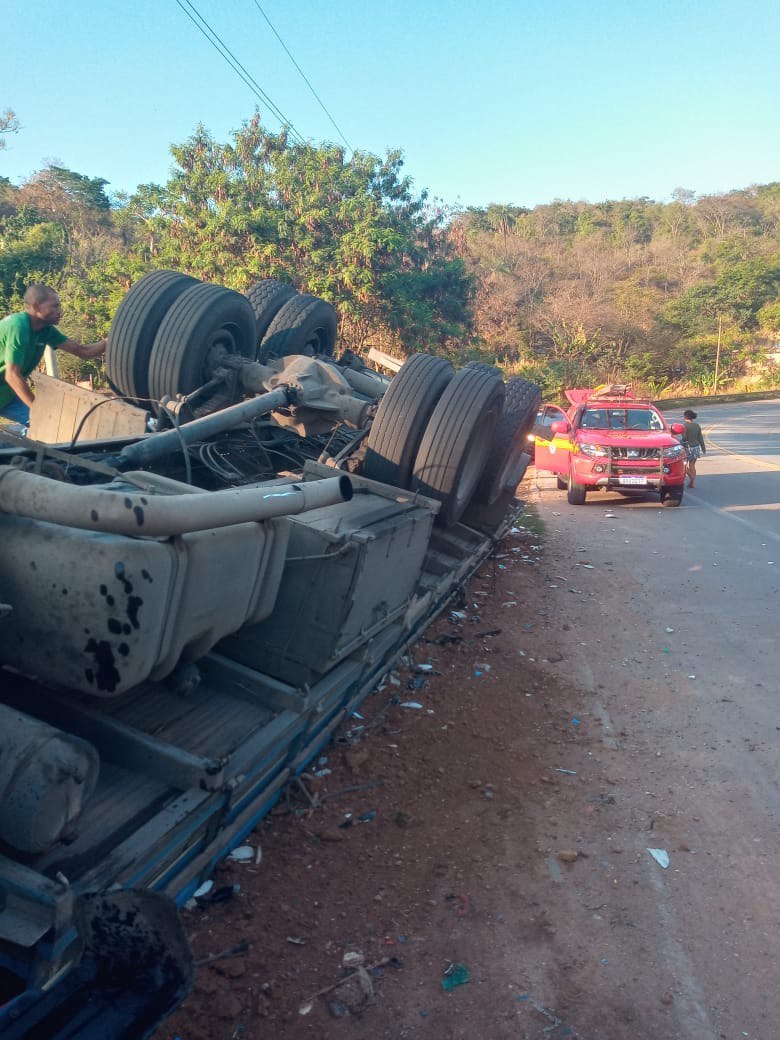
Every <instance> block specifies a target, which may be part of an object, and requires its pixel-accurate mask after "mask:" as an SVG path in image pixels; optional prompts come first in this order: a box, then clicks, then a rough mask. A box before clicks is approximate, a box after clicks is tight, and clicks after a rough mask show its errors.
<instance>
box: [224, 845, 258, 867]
mask: <svg viewBox="0 0 780 1040" xmlns="http://www.w3.org/2000/svg"><path fill="white" fill-rule="evenodd" d="M254 858H255V850H254V849H253V848H252V846H251V845H240V846H239V847H238V848H237V849H233V851H232V852H231V853H230V855H229V856H228V859H232V860H233V862H234V863H250V862H253V861H254Z"/></svg>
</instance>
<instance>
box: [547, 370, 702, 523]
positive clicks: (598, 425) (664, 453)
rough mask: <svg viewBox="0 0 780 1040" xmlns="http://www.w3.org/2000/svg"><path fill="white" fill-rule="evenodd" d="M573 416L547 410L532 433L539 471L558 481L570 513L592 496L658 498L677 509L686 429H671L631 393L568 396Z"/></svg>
mask: <svg viewBox="0 0 780 1040" xmlns="http://www.w3.org/2000/svg"><path fill="white" fill-rule="evenodd" d="M566 397H567V398H568V400H569V404H570V407H569V409H568V410H566V411H565V410H564V409H563V408H560V407H558V405H552V404H548V405H545V406H544V407H543V408H542V409H541V411H540V412H539V414H538V416H537V420H536V425H535V426H534V451H535V462H536V468H537V469H541V470H549V471H550V472H551V473H555V474H556V476H557V477H558V487H559V488H560V489H561V490H564V489H565V490H566V491H567V492H568V500H569V502H570V503H571V504H572V505H582V504H583V503H584V502H585V496H586V494H587V492H588V491H596V490H600V491H618V492H621V493H622V494H637V493H645V492H650V491H653V492H657V493H658V494H659V495H660V498H661V503H662V504H663V505H665V506H679V505H680V503H681V502H682V497H683V488H684V486H685V449H684V448H683V446H682V444H680V442H679V439H678V438H679V436H680V434H682V433H683V432H684V427H683V426H682V424H680V423H673V424H672V425H671V426H670V425H669V424H668V423H667V421H666V420H665V419H664V417H663V416H662V415H661V413H660V412H659V411H658V409H657V408H656V407H655V406H654V405H653V404H652V402H651V401H646V400H639V399H637V398H634V396H633V395H632V393H631V390H630V388H629V387H627V386H623V385H616V384H611V385H609V386H601V387H597V388H596V389H595V390H579V389H578V390H567V391H566Z"/></svg>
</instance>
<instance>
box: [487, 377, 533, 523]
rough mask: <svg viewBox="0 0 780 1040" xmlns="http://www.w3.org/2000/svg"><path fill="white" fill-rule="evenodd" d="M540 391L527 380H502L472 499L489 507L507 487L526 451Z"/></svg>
mask: <svg viewBox="0 0 780 1040" xmlns="http://www.w3.org/2000/svg"><path fill="white" fill-rule="evenodd" d="M541 400H542V391H541V390H540V389H539V387H538V386H537V385H536V383H531V382H529V381H528V380H527V379H520V378H515V379H510V380H508V381H507V383H506V396H505V398H504V408H503V411H502V412H501V417H500V418H499V420H498V426H496V432H495V434H494V435H493V445H492V448H491V452H490V458H489V459H488V462H487V465H486V467H485V472H484V473H483V474H482V478H481V479H480V482H479V484H478V485H477V490H476V492H475V495H474V497H475V499H476V500H477V501H478V502H481V503H482V504H483V505H486V506H490V505H493V503H494V502H496V501H497V500H498V498H499V497H500V496H501V495H502V494H503V492H504V491H505V490H506V489H507V488H506V485H507V482H508V480H509V477H510V475H511V471H512V469H514V467H515V466H516V464H517V460H518V458H519V456H520V455H521V454H522V453H523V452H524V451H525V450H526V435H527V433H528V431H529V430H530V429H531V427H532V426H533V424H534V419H535V418H536V413H537V412H538V410H539V404H540V403H541Z"/></svg>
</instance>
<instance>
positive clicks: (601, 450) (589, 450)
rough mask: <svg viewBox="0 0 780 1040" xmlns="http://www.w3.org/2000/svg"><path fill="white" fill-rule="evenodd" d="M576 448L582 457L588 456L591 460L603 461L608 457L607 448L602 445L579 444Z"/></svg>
mask: <svg viewBox="0 0 780 1040" xmlns="http://www.w3.org/2000/svg"><path fill="white" fill-rule="evenodd" d="M578 448H579V450H580V452H581V454H583V455H588V456H589V457H590V458H591V459H605V458H606V457H607V455H609V448H605V447H604V445H603V444H580V445H578Z"/></svg>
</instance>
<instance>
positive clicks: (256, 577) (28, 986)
mask: <svg viewBox="0 0 780 1040" xmlns="http://www.w3.org/2000/svg"><path fill="white" fill-rule="evenodd" d="M335 339H336V322H335V315H334V314H333V312H332V308H330V307H329V305H328V304H326V303H324V302H323V301H321V300H316V299H315V298H313V297H307V296H303V295H298V294H296V293H294V292H293V290H292V289H290V288H289V287H288V286H283V285H281V284H280V283H278V282H271V281H268V282H264V283H261V284H260V285H259V286H256V287H255V288H254V289H253V290H251V291H250V292H249V293H248V294H247V295H246V296H242V295H240V294H238V293H235V292H232V291H230V290H228V289H224V288H222V287H220V286H216V285H211V284H205V283H201V282H198V281H197V280H195V279H192V278H189V277H187V276H185V275H181V274H178V273H177V272H173V271H156V272H153V273H152V274H149V275H147V276H146V277H144V278H142V279H141V280H140V281H139V282H138V283H137V284H136V285H135V286H134V287H133V288H132V289H131V290H130V292H129V293H128V294H127V296H126V297H125V298H124V300H123V301H122V303H121V304H120V307H119V309H118V311H117V314H116V317H115V319H114V322H113V324H112V328H111V332H110V335H109V346H108V351H107V359H106V361H107V371H108V374H109V378H110V381H111V384H112V387H113V389H114V391H115V397H114V398H96V397H95V396H94V395H89V394H88V393H86V392H83V393H82V394H81V396H79V392H76V391H74V389H73V388H72V387H70V386H66V385H65V384H57V383H55V381H50V382H49V383H48V384H47V387H46V392H45V393H41V394H40V395H39V398H38V401H39V403H38V404H37V405H36V408H40V407H43V405H41V402H45V414H44V415H42V416H39V417H38V419H39V422H38V426H39V427H41V426H46V424H47V423H48V424H49V429H51V421H52V416H53V415H55V416H56V421H57V423H58V424H59V425H58V426H57V429H58V431H59V437H57V438H54V437H52V436H51V435H50V436H49V437H48V438H42V439H40V440H36V439H32V438H30V439H23V438H17V437H14V435H13V434H3V436H2V438H0V439H1V440H2V444H0V614H1V615H2V620H0V632H2V642H0V663H1V664H2V671H1V672H0V683H1V684H2V687H1V688H2V696H1V697H0V792H2V795H1V800H0V1035H3V1036H4V1037H5V1036H8V1037H14V1038H16V1037H20V1038H21V1037H30V1038H31V1037H40V1038H46V1040H52V1038H61V1040H64V1038H65V1037H109V1036H110V1037H112V1038H120V1037H127V1038H130V1037H132V1038H137V1037H143V1036H147V1035H149V1033H150V1032H151V1031H152V1030H153V1029H154V1028H155V1026H156V1024H157V1023H158V1022H159V1021H160V1019H161V1018H162V1017H164V1016H165V1014H167V1013H168V1012H169V1011H170V1010H171V1009H172V1008H173V1007H174V1006H175V1005H176V1004H177V1003H178V1002H179V1001H180V1000H181V999H182V998H183V996H184V995H185V993H186V992H187V989H188V987H189V985H190V983H191V977H192V970H193V969H192V962H191V957H190V953H189V949H188V946H187V943H186V939H185V938H184V936H183V934H182V931H181V925H180V922H179V920H178V915H177V911H176V906H177V905H178V904H181V903H182V902H184V901H185V900H186V899H188V898H189V897H190V895H191V894H192V892H193V891H194V890H195V889H196V888H197V887H198V885H199V884H200V883H201V882H202V881H203V880H204V879H206V878H208V876H209V875H210V874H211V872H212V870H213V868H214V866H215V864H216V863H217V862H218V861H219V860H220V858H222V857H224V856H225V855H226V853H227V852H228V851H229V850H230V849H231V848H233V847H235V845H236V844H238V843H239V842H240V841H241V840H242V838H243V837H244V836H245V835H246V834H247V833H249V832H250V831H251V830H252V829H253V828H254V827H255V826H256V824H257V822H258V821H259V819H261V818H262V816H263V815H264V814H265V813H266V812H267V811H268V810H269V808H270V807H271V806H272V805H273V804H274V802H275V800H276V799H277V798H278V797H279V794H280V792H281V790H282V789H283V787H284V785H285V784H286V783H287V782H288V781H290V780H291V779H292V778H293V777H295V776H296V775H297V774H299V773H300V772H301V771H302V770H304V769H305V768H306V765H307V763H308V762H309V761H310V760H311V759H312V757H313V756H314V755H316V754H317V753H318V751H319V749H320V748H321V747H322V746H323V745H324V744H325V743H326V742H327V741H328V740H329V739H330V738H331V736H332V734H333V732H334V730H335V729H336V727H338V725H339V723H340V722H341V720H343V719H344V718H345V717H346V716H347V715H348V713H350V712H351V711H353V710H354V709H355V708H356V707H357V706H358V705H359V704H360V702H361V700H362V699H363V698H364V697H365V696H366V695H367V694H368V693H369V692H370V691H371V690H372V689H373V688H375V686H376V685H377V683H378V682H379V680H380V679H381V677H382V676H383V675H384V674H385V673H386V672H387V670H388V669H389V668H391V667H392V665H393V664H394V662H395V661H396V660H397V659H398V657H399V655H401V654H402V653H403V651H404V649H405V648H406V647H407V646H408V645H409V644H410V643H412V642H413V641H415V640H416V639H417V638H419V635H420V633H421V632H422V630H423V629H424V628H425V627H426V626H427V625H428V624H429V623H430V622H431V620H432V619H433V618H434V617H435V616H436V614H437V613H438V612H439V611H440V610H442V609H443V608H444V607H445V605H446V604H447V603H448V601H449V600H450V599H451V597H452V596H453V595H454V594H455V593H456V592H457V590H458V589H459V587H460V586H461V585H462V584H463V583H464V581H465V580H466V579H467V578H468V577H469V575H470V574H471V573H472V572H473V571H474V569H475V568H476V567H477V566H478V565H479V563H480V562H481V561H482V560H483V559H484V558H485V557H486V556H487V555H488V554H489V552H490V550H491V548H492V546H493V545H494V544H495V541H496V539H497V538H499V537H501V535H502V534H503V532H504V531H505V530H506V527H507V525H508V524H509V523H510V522H511V520H512V517H513V516H514V515H515V513H516V509H517V503H516V502H515V497H514V496H515V489H516V487H517V484H518V483H519V481H520V479H521V477H522V474H523V471H524V469H525V465H526V464H527V461H528V459H527V456H525V455H524V454H523V451H522V448H523V444H524V443H525V439H526V434H527V432H528V430H529V429H530V427H531V425H532V423H533V420H534V416H535V413H536V409H537V407H538V403H539V397H540V395H539V391H538V389H537V387H535V386H534V385H533V384H531V383H528V382H526V381H525V380H522V379H513V380H509V381H508V382H507V383H504V381H503V380H502V378H501V376H500V374H499V372H498V371H497V370H496V369H495V368H493V367H490V366H486V365H482V364H470V365H467V366H466V367H464V368H462V369H460V370H459V371H457V372H456V371H455V370H454V368H453V366H452V365H450V364H449V362H447V361H445V360H443V359H441V358H437V357H433V356H430V355H426V354H416V355H414V356H412V357H411V358H410V359H409V360H407V361H406V362H405V363H404V364H403V366H401V367H400V369H399V370H398V371H397V373H396V374H395V375H394V376H393V377H392V378H391V377H388V376H386V375H383V374H380V372H378V371H375V370H373V369H371V368H369V367H367V365H366V364H364V363H363V361H362V360H360V359H359V358H358V357H356V356H355V355H352V354H350V353H349V352H344V353H343V354H342V355H341V356H340V357H339V358H338V359H336V358H335V356H334V353H335V351H334V348H335ZM74 394H75V397H74ZM109 412H110V413H111V423H112V424H113V425H111V426H110V429H111V431H112V435H111V436H105V435H104V434H105V429H106V426H105V424H104V427H103V429H102V430H101V425H100V422H101V419H100V417H101V416H105V415H108V414H109ZM66 413H67V414H66ZM117 422H118V426H117ZM134 424H135V425H134ZM117 429H122V430H123V432H119V433H117V432H116V430H117ZM35 430H36V415H35V411H34V414H33V427H32V432H33V436H34V435H35ZM63 430H66V431H67V432H66V433H65V435H64V436H63ZM128 431H131V432H128ZM53 439H56V440H58V443H57V444H56V445H54V444H51V443H44V441H45V440H48V441H51V440H53Z"/></svg>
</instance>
